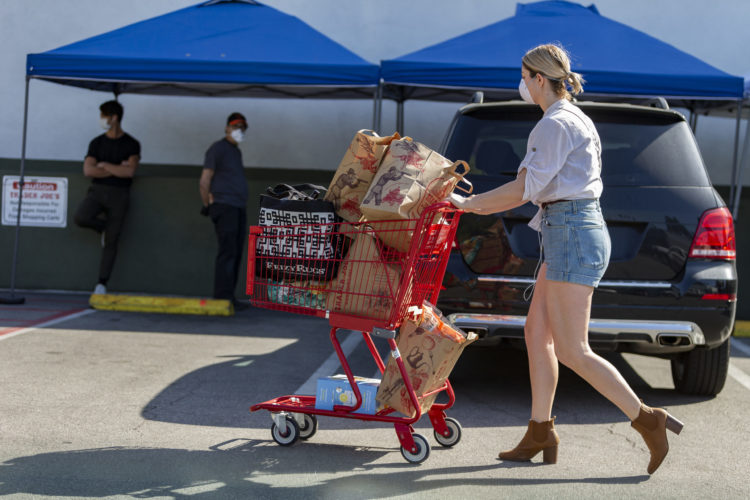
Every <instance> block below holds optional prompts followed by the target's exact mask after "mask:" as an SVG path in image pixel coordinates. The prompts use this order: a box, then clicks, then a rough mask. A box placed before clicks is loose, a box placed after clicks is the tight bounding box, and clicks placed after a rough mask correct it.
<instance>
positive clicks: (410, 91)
mask: <svg viewBox="0 0 750 500" xmlns="http://www.w3.org/2000/svg"><path fill="white" fill-rule="evenodd" d="M550 41H556V42H559V43H561V44H562V45H563V46H564V47H565V48H566V49H567V50H568V51H569V52H570V53H571V55H572V70H573V71H576V72H578V73H581V74H582V75H583V77H584V79H585V80H586V85H585V86H584V88H585V94H584V95H583V96H582V97H584V98H591V97H596V96H601V95H607V96H613V95H614V96H619V97H622V98H625V99H629V98H630V99H632V98H648V97H654V96H660V97H665V98H667V99H668V100H670V101H672V102H673V103H674V102H675V101H677V103H678V104H679V103H680V102H685V101H692V100H702V101H705V100H710V101H725V100H737V99H741V98H742V96H743V80H742V78H740V77H737V76H732V75H729V74H727V73H725V72H723V71H721V70H719V69H717V68H714V67H713V66H710V65H709V64H706V63H705V62H703V61H701V60H700V59H697V58H696V57H693V56H691V55H690V54H687V53H685V52H682V51H680V50H678V49H676V48H675V47H673V46H671V45H669V44H667V43H664V42H662V41H660V40H658V39H656V38H654V37H651V36H649V35H647V34H645V33H643V32H641V31H638V30H636V29H633V28H631V27H629V26H626V25H624V24H622V23H618V22H616V21H613V20H611V19H608V18H606V17H604V16H602V15H600V14H599V11H598V10H597V8H596V6H594V5H593V4H592V5H590V6H589V7H584V6H582V5H579V4H576V3H571V2H566V1H542V2H536V3H529V4H522V3H519V4H517V6H516V14H515V16H513V17H510V18H508V19H504V20H502V21H499V22H497V23H494V24H491V25H489V26H486V27H484V28H480V29H477V30H475V31H471V32H469V33H466V34H464V35H461V36H458V37H455V38H452V39H449V40H446V41H444V42H441V43H438V44H436V45H432V46H430V47H427V48H424V49H421V50H418V51H416V52H412V53H410V54H406V55H404V56H401V57H399V58H396V59H391V60H386V61H382V63H381V73H382V77H383V79H384V80H385V83H386V84H390V85H392V86H393V85H396V86H402V87H401V88H400V89H399V90H400V92H401V93H400V95H398V96H397V98H398V99H408V98H422V99H434V100H454V99H455V100H464V99H465V98H466V95H467V92H469V93H470V92H473V91H475V90H483V91H485V93H488V94H489V95H490V96H492V97H497V98H506V99H507V98H513V97H515V98H517V97H518V90H517V89H518V83H519V80H520V78H521V68H520V66H521V58H522V57H523V55H524V54H525V53H526V51H527V50H528V49H530V48H532V47H535V46H537V45H539V44H542V43H548V42H550ZM467 89H470V90H467Z"/></svg>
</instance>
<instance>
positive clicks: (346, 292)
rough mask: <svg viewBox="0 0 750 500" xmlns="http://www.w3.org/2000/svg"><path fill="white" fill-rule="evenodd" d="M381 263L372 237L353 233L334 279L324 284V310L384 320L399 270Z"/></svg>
mask: <svg viewBox="0 0 750 500" xmlns="http://www.w3.org/2000/svg"><path fill="white" fill-rule="evenodd" d="M382 260H383V257H382V254H381V251H380V246H379V244H378V242H377V239H376V238H375V235H374V234H372V233H371V232H360V233H357V234H356V236H355V238H354V242H353V243H352V245H351V247H349V251H348V252H347V254H346V257H345V258H344V260H343V262H341V265H340V266H339V272H338V275H337V276H336V279H334V280H333V281H331V282H330V283H329V285H328V290H327V291H328V295H327V297H326V309H327V310H329V311H331V312H338V313H345V314H352V315H354V316H361V317H364V318H372V319H379V320H385V319H388V317H389V316H390V314H391V312H392V310H393V307H394V303H395V299H396V294H397V293H398V285H399V281H400V279H401V267H400V266H399V265H394V264H390V263H384V262H383V261H382Z"/></svg>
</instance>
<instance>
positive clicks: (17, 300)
mask: <svg viewBox="0 0 750 500" xmlns="http://www.w3.org/2000/svg"><path fill="white" fill-rule="evenodd" d="M29 81H31V78H29V77H28V76H27V77H26V93H25V96H24V102H23V139H22V141H21V173H20V175H19V180H18V214H17V216H16V236H15V240H14V241H13V263H12V264H11V266H12V267H11V270H10V297H0V304H13V305H18V304H23V303H24V302H26V298H25V297H22V296H18V295H16V268H17V264H18V237H19V233H20V229H21V203H22V201H23V181H24V171H25V169H26V129H27V125H28V120H29Z"/></svg>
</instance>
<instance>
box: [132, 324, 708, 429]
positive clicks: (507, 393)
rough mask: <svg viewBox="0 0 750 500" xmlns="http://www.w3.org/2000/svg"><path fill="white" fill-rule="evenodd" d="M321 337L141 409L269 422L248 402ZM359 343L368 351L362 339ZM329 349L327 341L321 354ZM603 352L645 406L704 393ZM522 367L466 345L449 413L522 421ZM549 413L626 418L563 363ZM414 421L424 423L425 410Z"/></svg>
mask: <svg viewBox="0 0 750 500" xmlns="http://www.w3.org/2000/svg"><path fill="white" fill-rule="evenodd" d="M321 341H323V342H328V339H327V338H325V339H322V338H321V337H320V336H319V335H313V336H304V335H303V336H301V337H300V338H299V340H298V342H296V343H294V344H292V345H289V346H287V347H284V348H281V349H279V350H277V351H274V352H272V353H269V354H264V355H261V356H245V355H238V356H232V357H231V359H230V360H228V361H225V362H221V363H218V364H214V365H210V366H206V367H203V368H201V369H199V370H196V371H193V372H191V373H187V374H185V375H184V376H183V377H181V378H179V379H178V380H176V381H174V382H173V383H172V384H170V385H169V386H167V387H166V388H164V389H163V390H162V391H161V392H160V393H159V394H158V395H157V396H155V397H154V398H153V399H152V400H151V401H150V402H149V403H148V404H147V405H146V406H145V407H144V408H143V409H142V413H141V415H142V416H143V417H144V418H146V419H149V420H156V421H162V422H170V423H179V424H190V425H207V426H220V427H243V428H248V427H249V428H267V427H269V426H270V418H269V417H268V412H266V411H259V412H254V413H249V412H248V408H249V406H251V405H252V404H256V403H260V402H263V401H266V400H269V399H272V398H275V397H277V396H282V395H286V394H291V393H292V392H293V391H294V390H295V389H296V388H297V387H299V386H300V385H301V384H302V383H303V382H304V381H305V380H306V379H307V377H308V376H309V375H310V374H311V373H312V372H313V371H314V369H315V368H317V366H318V365H319V363H317V364H316V363H315V362H311V361H310V360H309V359H308V358H307V357H306V353H308V352H311V351H312V350H313V346H312V343H319V342H321ZM358 349H364V350H366V348H365V347H364V345H363V344H360V346H359V347H358ZM318 351H320V349H318ZM330 352H333V350H332V348H330V350H328V351H327V354H326V356H328V353H330ZM606 358H607V359H608V360H609V361H610V362H611V363H612V364H614V365H615V367H616V368H617V369H618V370H619V371H620V373H622V374H623V376H624V377H625V379H626V380H627V381H628V382H629V383H630V384H631V386H632V387H633V389H634V390H635V391H636V393H637V394H638V395H639V397H641V398H643V400H644V401H646V402H647V403H648V404H650V405H653V406H667V407H670V406H671V407H673V406H679V405H683V404H691V403H696V402H699V401H705V400H708V399H710V398H701V397H695V396H687V395H684V394H680V393H677V392H675V391H673V390H672V389H668V388H652V387H650V386H649V385H648V383H647V382H646V381H645V380H643V378H641V377H640V376H639V375H638V373H637V372H636V371H635V370H633V368H632V367H631V366H630V365H629V364H628V362H627V361H626V360H625V359H624V358H623V357H622V356H621V355H619V354H614V353H610V354H607V355H606ZM370 362H371V360H370ZM240 368H241V369H240ZM353 370H354V372H355V374H358V375H365V376H370V375H371V374H372V371H373V370H374V364H372V366H371V367H369V368H368V370H369V371H366V372H362V371H358V370H357V367H356V366H353ZM528 371H529V370H528V362H527V359H526V353H525V351H516V350H512V349H493V348H476V349H467V350H466V351H465V352H464V354H463V356H462V358H461V359H460V360H459V363H458V365H457V366H456V368H455V370H454V372H453V374H452V375H451V381H452V384H453V387H454V390H455V392H456V398H457V400H456V404H455V406H454V407H453V408H451V409H449V410H447V413H448V414H449V415H450V416H452V417H455V418H457V419H458V420H459V421H460V422H461V424H462V425H463V426H464V427H497V426H517V425H520V426H524V425H526V423H527V422H528V418H529V417H528V414H529V408H530V404H531V402H530V400H531V396H530V394H531V389H530V384H529V376H528ZM439 401H440V400H439ZM554 412H555V414H556V415H557V417H558V422H559V423H565V424H600V423H611V422H624V421H625V420H626V419H625V417H624V415H623V414H622V413H621V412H620V410H619V409H618V408H617V407H615V406H614V405H613V404H612V403H610V402H609V401H608V400H606V399H605V398H604V397H603V396H601V395H600V394H599V393H598V392H596V391H595V390H594V389H593V388H592V387H591V386H589V385H588V383H586V382H585V381H584V380H583V379H581V378H580V377H578V376H577V375H576V374H575V373H573V372H572V371H571V370H569V369H567V368H565V367H564V366H561V367H560V379H559V384H558V390H557V395H556V398H555V406H554ZM323 422H324V423H323ZM321 423H322V424H323V425H324V426H325V428H326V429H338V428H351V427H352V426H353V425H354V426H358V427H362V426H368V425H375V426H383V425H385V426H389V424H383V423H373V422H366V423H364V422H360V421H357V420H351V419H341V418H324V419H323V421H322V422H321ZM420 424H424V425H429V420H428V419H427V418H426V416H425V417H423V419H422V420H420Z"/></svg>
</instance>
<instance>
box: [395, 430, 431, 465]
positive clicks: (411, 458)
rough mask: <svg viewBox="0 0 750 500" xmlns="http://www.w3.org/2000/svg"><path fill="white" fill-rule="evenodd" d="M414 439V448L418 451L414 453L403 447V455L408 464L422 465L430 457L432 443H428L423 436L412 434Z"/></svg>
mask: <svg viewBox="0 0 750 500" xmlns="http://www.w3.org/2000/svg"><path fill="white" fill-rule="evenodd" d="M412 438H414V446H415V447H416V448H417V450H416V451H415V452H413V453H412V452H411V451H410V450H407V449H405V448H404V447H403V446H402V447H401V455H403V457H404V458H405V459H406V461H407V462H411V463H413V464H421V463H422V462H424V461H425V460H427V457H429V456H430V443H428V442H427V439H426V438H425V437H424V436H423V435H421V434H412Z"/></svg>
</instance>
